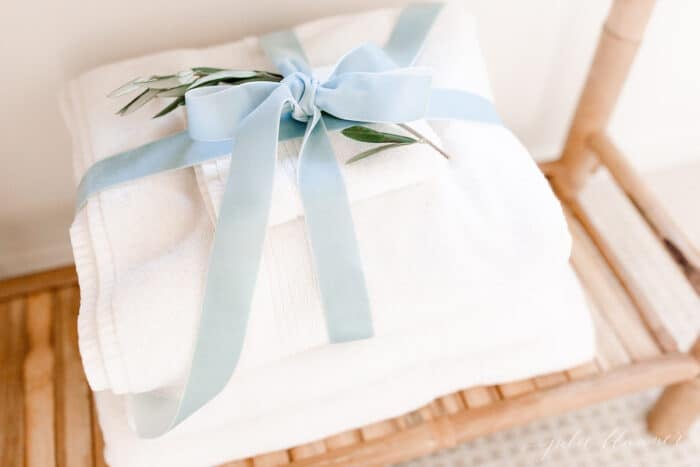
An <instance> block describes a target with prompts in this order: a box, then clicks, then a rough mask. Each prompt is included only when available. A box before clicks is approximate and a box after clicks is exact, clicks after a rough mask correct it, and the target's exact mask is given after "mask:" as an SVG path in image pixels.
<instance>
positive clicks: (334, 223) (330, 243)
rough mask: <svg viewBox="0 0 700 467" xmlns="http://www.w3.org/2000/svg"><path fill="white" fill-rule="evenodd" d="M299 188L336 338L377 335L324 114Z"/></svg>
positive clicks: (312, 134) (304, 153) (307, 146)
mask: <svg viewBox="0 0 700 467" xmlns="http://www.w3.org/2000/svg"><path fill="white" fill-rule="evenodd" d="M298 182H299V191H300V194H301V198H302V202H303V204H304V213H305V218H306V228H307V233H308V235H309V243H310V245H311V251H312V254H313V259H314V265H315V271H316V273H317V277H318V282H319V288H320V291H321V299H322V302H323V308H324V310H325V313H326V326H327V329H328V335H329V338H330V341H331V342H345V341H351V340H358V339H366V338H369V337H372V335H373V333H374V331H373V328H372V315H371V313H370V306H369V296H368V293H367V285H366V283H365V277H364V273H363V270H362V261H361V258H360V251H359V248H358V245H357V239H356V236H355V229H354V225H353V220H352V213H351V212H350V202H349V200H348V195H347V192H346V190H345V182H344V180H343V176H342V173H341V171H340V166H339V165H338V161H337V160H336V158H335V154H334V153H333V147H332V146H331V143H330V140H329V138H328V132H327V130H326V125H325V122H324V120H323V118H319V119H318V121H317V122H316V123H315V124H313V123H311V124H310V125H309V129H308V130H307V133H306V136H305V138H304V143H303V145H302V148H301V152H300V155H299V172H298Z"/></svg>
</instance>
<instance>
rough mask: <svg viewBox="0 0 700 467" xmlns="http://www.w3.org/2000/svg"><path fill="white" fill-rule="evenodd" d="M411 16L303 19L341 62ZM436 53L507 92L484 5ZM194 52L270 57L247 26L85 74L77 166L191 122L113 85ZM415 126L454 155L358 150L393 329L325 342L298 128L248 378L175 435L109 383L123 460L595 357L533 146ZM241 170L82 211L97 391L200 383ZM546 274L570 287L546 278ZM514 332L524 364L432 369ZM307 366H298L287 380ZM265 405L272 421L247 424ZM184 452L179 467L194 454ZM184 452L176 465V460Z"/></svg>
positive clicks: (441, 29) (84, 333)
mask: <svg viewBox="0 0 700 467" xmlns="http://www.w3.org/2000/svg"><path fill="white" fill-rule="evenodd" d="M397 14H398V11H397V10H395V9H388V10H378V11H375V12H371V13H363V14H360V15H355V16H346V17H337V18H330V19H324V20H320V21H314V22H312V23H308V24H306V25H303V26H300V27H299V28H297V29H296V32H297V34H298V35H299V37H300V40H301V42H302V44H303V46H304V48H305V50H306V52H307V55H308V56H309V58H310V60H311V63H312V65H313V66H315V67H317V66H324V65H328V64H331V63H333V62H335V61H336V60H337V59H338V58H339V57H340V56H341V55H342V54H343V53H344V52H346V51H347V50H349V49H350V48H352V47H354V46H356V45H358V44H359V43H360V42H362V41H365V40H372V41H375V42H377V43H380V44H382V43H383V42H384V40H385V38H386V37H387V36H388V34H389V31H390V29H391V27H392V26H393V24H394V22H395V20H396V17H397ZM321 38H322V40H321ZM418 64H420V65H426V66H430V67H432V68H433V70H434V71H435V79H434V85H435V86H440V87H453V88H462V89H466V90H469V91H471V92H475V93H478V94H481V95H484V96H486V97H489V96H490V92H489V90H488V82H487V79H486V74H485V70H484V67H483V63H482V62H481V58H480V54H479V50H478V44H477V41H476V35H475V30H474V25H473V21H472V19H471V18H470V17H469V16H468V15H466V13H465V12H464V11H462V9H461V6H460V5H459V4H457V3H452V4H449V5H448V6H447V7H446V8H445V9H444V10H443V11H442V12H441V13H440V15H439V17H438V20H437V21H436V23H435V26H434V27H433V30H432V31H431V33H430V35H429V37H428V39H427V41H426V44H425V48H424V51H423V53H422V55H421V57H420V59H419V62H418ZM193 65H207V66H221V67H226V68H232V67H238V68H262V69H271V67H272V65H271V64H269V63H267V61H266V60H265V59H264V57H263V56H262V52H261V51H260V49H259V47H258V45H257V39H255V38H248V39H244V40H242V41H239V42H235V43H231V44H226V45H223V46H218V47H213V48H209V49H204V50H179V51H173V52H165V53H160V54H156V55H151V56H148V57H143V58H139V59H135V60H130V61H126V62H121V63H118V64H113V65H108V66H105V67H102V68H99V69H96V70H94V71H91V72H88V73H86V74H84V75H83V76H81V77H80V78H78V79H77V80H76V81H74V82H72V83H71V84H70V86H69V89H68V92H67V93H66V95H65V96H64V110H65V115H66V120H67V122H68V125H69V127H70V128H71V132H72V135H73V138H74V147H75V158H74V159H75V172H76V178H80V177H81V176H82V174H83V173H84V172H85V170H86V169H87V168H88V167H89V166H90V165H91V164H93V163H94V162H96V161H97V160H100V159H103V158H105V157H108V156H110V155H112V154H115V153H117V152H120V151H124V150H126V149H129V148H132V147H134V146H138V145H141V144H144V143H146V142H149V141H152V140H155V139H158V138H160V137H162V136H164V135H167V134H170V133H173V132H175V131H178V130H180V129H182V128H183V126H184V122H183V115H182V114H178V113H173V114H171V115H169V116H167V117H164V118H161V119H156V120H151V119H150V116H151V115H152V114H153V113H155V112H156V111H157V110H158V108H159V107H158V105H160V104H162V103H158V104H156V103H154V104H153V105H149V106H147V107H146V108H145V109H143V110H140V111H139V112H137V113H136V114H134V115H132V116H130V117H128V118H118V117H115V116H114V115H113V112H114V110H115V108H116V106H115V104H114V102H110V101H108V100H107V99H105V98H104V95H105V93H106V92H107V91H109V90H111V89H113V88H115V87H116V86H118V85H119V84H121V83H122V82H124V81H126V80H128V79H130V78H132V77H134V76H140V75H148V74H157V73H163V72H168V71H176V70H180V69H185V68H188V67H190V66H193ZM415 128H417V129H419V131H421V132H422V133H424V134H425V135H426V136H427V137H429V138H430V139H431V140H433V141H435V142H436V143H437V144H441V145H442V146H443V147H444V148H445V150H446V151H447V152H448V153H449V154H450V155H451V156H452V161H451V162H450V163H447V162H446V161H445V160H444V159H443V158H442V157H441V156H440V155H439V154H438V153H437V152H436V151H435V150H434V149H432V148H430V147H429V146H427V145H412V146H408V147H404V148H400V149H396V150H392V151H388V152H385V153H382V154H379V155H377V156H374V157H372V158H370V159H367V160H365V161H362V162H360V163H357V164H354V165H351V166H344V175H345V178H346V180H347V185H348V191H349V195H350V197H351V200H352V213H353V218H354V221H355V227H356V231H357V237H358V242H359V247H360V252H361V256H362V260H363V263H364V270H365V274H366V278H367V284H368V289H369V295H370V303H371V307H372V314H373V322H374V327H375V331H376V336H377V337H376V338H374V339H371V340H368V341H360V342H352V343H346V344H342V345H326V344H327V342H328V338H327V335H326V328H325V321H324V319H323V316H322V313H323V311H322V309H321V304H320V299H319V294H318V290H317V286H316V283H315V280H314V271H313V267H312V264H311V259H310V255H309V251H308V246H307V241H306V236H305V232H304V226H303V219H300V218H299V217H298V216H299V215H300V214H301V212H302V211H301V208H300V205H299V202H298V197H297V194H296V186H295V180H296V176H295V158H294V157H293V156H294V155H295V154H296V151H297V149H298V144H299V143H298V141H289V142H286V143H284V144H281V145H280V151H279V153H280V154H279V162H278V167H277V175H276V180H275V183H276V185H275V192H274V194H273V205H272V220H271V225H270V228H269V229H268V233H267V238H266V241H265V246H264V254H263V259H262V267H261V273H260V275H259V277H258V281H257V286H256V291H255V296H254V301H253V309H252V314H251V318H250V323H249V327H248V330H247V334H246V341H245V344H244V349H243V354H242V357H241V361H240V364H239V367H238V369H237V371H236V375H235V376H234V378H233V379H232V380H231V382H230V383H229V385H228V386H227V388H226V389H225V390H224V392H223V393H222V394H221V395H220V396H219V397H217V398H216V400H215V401H214V402H213V403H212V404H209V405H208V406H207V407H205V409H204V410H202V411H201V412H200V413H198V414H196V415H195V416H194V417H193V418H192V419H190V420H188V421H186V422H185V423H183V425H181V426H180V427H178V428H177V429H176V430H175V431H174V432H172V433H171V434H168V435H166V436H165V437H163V438H162V440H158V441H157V442H154V441H145V440H136V439H135V438H133V436H131V435H126V434H125V432H124V430H125V428H124V427H123V424H124V420H125V419H126V417H125V416H124V417H121V418H119V417H117V418H113V413H114V410H116V409H115V407H120V408H119V410H124V408H123V407H121V403H120V402H118V399H114V398H113V397H111V396H101V397H100V399H99V400H98V406H99V405H102V407H98V408H100V411H101V412H102V413H103V414H111V415H109V416H103V417H101V423H102V424H103V428H104V429H105V438H106V443H107V449H108V451H107V452H108V456H110V455H111V456H112V457H111V458H110V459H111V460H110V462H111V461H113V462H114V463H115V465H156V464H157V462H156V459H158V457H157V456H158V454H157V450H156V451H154V449H157V448H161V447H165V446H166V445H167V446H170V448H169V449H171V450H172V452H174V453H176V452H178V449H175V448H176V447H178V446H182V449H185V450H187V449H194V447H195V446H201V447H206V448H207V449H206V450H207V452H211V453H212V454H211V456H210V457H206V456H204V454H205V453H204V452H202V453H201V454H202V456H203V457H201V459H202V460H201V464H203V465H205V464H208V463H213V462H218V461H222V460H224V459H227V458H231V457H237V456H244V455H251V454H254V453H256V452H260V451H261V450H267V449H278V448H281V447H285V446H289V445H290V444H293V443H297V442H303V441H309V440H311V439H314V438H317V437H320V436H323V435H324V434H329V433H330V432H333V431H338V430H343V429H347V428H350V427H353V426H357V425H358V424H363V423H368V422H370V421H374V420H377V419H379V418H381V417H383V416H391V415H392V414H394V415H396V414H398V413H401V412H402V411H406V410H410V409H412V408H414V407H415V406H417V405H419V404H421V403H423V402H425V401H427V400H428V399H430V398H431V397H434V396H436V395H439V394H441V393H443V392H446V391H450V390H453V389H456V388H457V387H458V386H455V385H456V384H479V383H486V382H496V381H498V380H503V379H510V378H518V377H526V376H531V375H532V374H534V373H538V372H542V371H554V370H556V369H560V368H562V367H564V366H570V365H574V364H576V363H579V362H581V361H583V360H585V359H587V358H591V357H592V354H593V350H592V337H591V336H592V331H591V329H592V327H591V325H590V321H589V318H588V316H587V313H586V311H585V307H584V306H583V304H582V303H583V301H582V299H581V297H580V293H579V291H578V286H577V284H576V283H575V280H574V279H573V277H572V276H571V274H570V273H569V272H568V265H567V259H568V253H569V248H570V244H569V242H570V240H569V236H568V232H567V230H566V225H565V222H564V220H563V216H562V214H561V210H560V207H559V205H558V203H557V201H556V199H555V198H554V196H553V194H552V193H551V191H550V189H549V187H548V185H547V183H546V181H545V179H544V178H543V177H542V175H541V174H540V172H539V171H538V169H537V167H536V166H535V164H534V162H533V161H532V160H531V159H530V157H529V155H528V154H527V152H526V150H525V149H524V148H523V147H522V145H520V143H519V142H518V141H517V139H516V138H515V137H514V136H513V135H512V134H511V133H510V132H509V131H508V130H507V129H505V128H503V127H499V126H491V125H485V124H479V123H473V122H442V123H440V124H433V123H432V122H431V123H430V126H428V125H426V124H424V123H417V126H416V127H415ZM331 139H332V144H333V146H334V149H335V151H336V155H337V156H338V159H339V160H340V161H341V162H342V161H344V160H347V158H349V157H350V156H352V155H354V154H355V153H357V152H359V151H361V150H363V149H365V148H366V145H363V144H361V143H356V142H353V141H350V140H348V139H346V138H345V137H343V136H342V135H340V134H337V133H336V134H333V135H332V137H331ZM227 167H228V164H227V161H226V159H225V158H222V159H219V160H217V161H214V162H210V163H207V164H204V165H203V166H202V167H200V168H197V169H195V170H194V171H193V170H181V171H176V172H171V173H163V174H159V175H156V176H153V177H150V178H147V179H143V180H138V181H135V182H132V183H128V184H125V185H123V186H120V187H119V188H116V189H112V190H108V191H105V192H102V193H100V194H98V195H96V196H94V197H92V198H91V199H90V200H89V201H88V203H87V206H86V208H85V209H83V210H82V211H81V212H80V213H79V214H78V216H77V218H76V220H75V222H74V224H73V226H72V228H71V238H72V241H73V246H74V252H75V259H76V265H77V268H78V275H79V279H80V285H81V291H82V303H81V312H80V318H79V332H80V347H81V355H82V357H83V362H84V366H85V370H86V372H87V375H88V380H89V382H90V385H91V387H92V388H93V389H94V390H109V391H111V392H113V393H115V394H123V393H127V392H139V391H147V390H152V389H166V390H167V389H168V388H170V387H173V386H175V385H177V384H179V383H181V382H182V377H183V375H184V372H185V369H186V367H187V361H188V358H189V354H190V349H191V346H192V342H193V337H194V330H195V329H196V323H197V320H198V315H199V311H200V308H201V301H202V292H203V286H204V280H205V273H206V265H207V257H208V253H209V248H210V245H211V240H212V234H213V232H212V230H213V217H214V216H215V211H216V208H215V207H216V206H217V204H218V200H219V199H220V196H221V192H222V185H221V183H222V182H223V181H224V180H225V179H226V171H227ZM195 172H196V174H197V175H196V177H195V175H194V173H195ZM545 288H546V290H547V291H551V290H557V291H568V292H569V293H568V294H548V293H541V292H539V290H544V289H545ZM544 295H547V296H548V297H547V298H543V297H542V296H544ZM561 336H565V339H562V337H561ZM528 348H531V349H532V350H531V351H530V352H528V351H527V349H528ZM499 349H501V350H502V349H518V352H519V353H518V355H517V358H518V359H517V360H514V361H515V362H517V364H512V363H513V362H510V363H508V358H506V357H505V356H501V357H494V359H493V360H492V362H493V364H494V365H495V366H496V367H495V368H481V367H479V368H481V369H480V370H479V371H478V372H476V373H473V374H459V375H451V374H450V373H449V372H448V373H447V374H445V375H443V376H440V377H439V376H438V375H432V376H435V377H432V376H431V377H425V376H426V375H428V374H431V373H430V372H429V373H425V370H426V369H431V368H438V367H439V368H441V369H444V370H449V365H445V366H439V365H438V363H437V362H442V361H445V360H450V361H451V362H453V363H454V368H461V369H469V368H477V367H474V366H473V364H474V361H473V358H474V357H475V356H480V357H483V356H485V355H488V354H491V353H493V354H494V355H499V354H498V351H499ZM484 358H485V357H484ZM483 361H485V362H488V361H489V360H483ZM454 368H453V369H454ZM404 370H405V371H404ZM390 375H392V376H391V377H392V378H394V379H395V380H396V381H411V383H412V384H414V385H416V387H415V389H414V390H412V391H410V392H408V393H407V395H406V397H401V398H397V399H396V403H389V402H388V401H387V399H388V397H389V394H391V393H393V391H395V390H396V388H395V387H394V386H392V384H388V383H387V378H389V376H390ZM313 378H315V380H314V382H313V384H308V383H306V382H310V381H311V379H313ZM291 379H294V380H295V383H294V384H290V385H287V382H288V381H290V380H291ZM390 379H391V378H390ZM375 382H376V383H377V384H376V386H375V385H374V383H375ZM271 386H275V387H271ZM282 387H283V388H284V389H281V388H282ZM364 391H369V392H364ZM369 393H374V394H375V395H376V396H377V398H376V401H378V402H381V401H384V402H381V403H382V404H385V405H373V404H372V403H368V404H366V405H365V406H364V407H362V406H361V404H359V402H360V401H361V399H362V398H359V399H358V397H357V395H358V394H369ZM262 395H264V396H265V397H261V396H262ZM101 400H102V401H104V403H103V404H102V403H101V402H100V401H101ZM364 402H371V401H364ZM313 407H318V408H319V410H320V408H323V410H322V411H317V412H314V415H313V421H311V422H309V428H308V429H304V430H296V432H293V433H292V432H290V433H288V434H287V435H285V434H284V432H283V431H281V430H279V429H278V428H275V427H276V426H277V425H278V426H279V427H283V426H287V427H288V424H289V423H290V421H291V420H294V416H299V415H300V414H301V413H302V412H300V411H299V410H301V409H302V408H306V409H309V410H311V409H312V408H313ZM331 407H333V409H331ZM324 414H325V416H324ZM387 414H388V415H387ZM285 417H286V418H285ZM290 417H291V418H290ZM251 420H257V422H256V423H257V425H255V426H257V428H258V429H259V430H262V432H257V433H250V434H249V435H248V437H247V438H246V437H245V436H243V434H244V432H246V431H250V430H246V426H248V427H249V426H251V425H249V423H250V421H251ZM247 424H248V425H247ZM222 430H223V431H222ZM112 433H114V434H112ZM195 433H198V434H199V436H201V438H199V437H197V436H195ZM227 433H228V434H231V433H233V434H235V439H237V441H236V442H235V443H231V442H230V440H231V439H232V438H231V437H230V436H229V435H227ZM263 433H269V434H270V436H269V437H268V436H265V435H264V434H263ZM239 435H240V436H239ZM206 437H208V439H209V440H210V441H209V442H206V443H205V442H204V441H202V439H204V438H206ZM186 439H189V440H190V441H191V442H190V444H188V443H186V442H184V440H186ZM168 440H169V441H170V443H171V445H168V444H167V443H168ZM217 440H218V441H217ZM224 440H227V441H224ZM217 442H218V444H217ZM163 443H165V444H163ZM202 443H203V444H202ZM123 448H128V450H129V452H132V451H133V452H136V451H138V454H134V455H133V456H132V455H131V454H129V453H125V452H123V451H124V449H123ZM120 452H121V454H120ZM109 453H111V454H109ZM122 456H123V457H122ZM185 458H186V457H182V458H181V460H180V461H179V462H180V464H181V465H193V462H189V463H188V462H185V461H182V459H185ZM176 459H178V457H177V454H174V457H173V458H172V459H170V460H171V462H165V461H162V463H163V465H175V463H176Z"/></svg>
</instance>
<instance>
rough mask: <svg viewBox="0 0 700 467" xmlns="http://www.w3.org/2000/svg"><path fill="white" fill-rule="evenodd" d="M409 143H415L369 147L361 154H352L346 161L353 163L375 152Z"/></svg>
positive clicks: (346, 162)
mask: <svg viewBox="0 0 700 467" xmlns="http://www.w3.org/2000/svg"><path fill="white" fill-rule="evenodd" d="M409 144H413V143H389V144H383V145H381V146H377V147H374V148H372V149H368V150H366V151H362V152H361V153H359V154H355V155H354V156H352V157H351V158H350V159H348V160H347V161H345V164H346V165H349V164H352V163H353V162H357V161H360V160H362V159H365V158H367V157H369V156H373V155H374V154H377V153H378V152H382V151H386V150H387V149H392V148H397V147H399V146H407V145H409Z"/></svg>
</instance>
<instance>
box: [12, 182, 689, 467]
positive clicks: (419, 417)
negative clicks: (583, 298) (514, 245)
mask: <svg viewBox="0 0 700 467" xmlns="http://www.w3.org/2000/svg"><path fill="white" fill-rule="evenodd" d="M596 197H598V198H600V199H596ZM625 200H626V198H624V196H623V195H622V194H621V193H618V192H616V191H614V190H613V191H610V192H604V191H603V192H602V194H601V191H600V190H598V191H596V192H595V193H593V194H592V195H591V196H589V197H588V198H585V197H584V198H583V201H582V202H581V203H577V204H575V205H573V206H569V208H568V209H567V211H566V212H567V216H568V219H569V222H570V229H571V232H572V235H573V238H574V248H573V254H572V260H571V261H572V264H573V266H574V269H575V270H576V272H577V273H578V275H579V278H580V280H581V282H582V284H583V285H584V288H585V289H586V291H587V295H588V298H589V303H590V308H591V312H592V314H593V318H594V321H595V327H596V333H597V340H598V341H597V346H598V353H597V357H596V359H595V361H592V362H590V363H588V364H585V365H582V366H580V367H577V368H571V369H568V370H567V371H562V372H557V373H553V374H546V375H540V376H538V377H536V378H532V379H528V380H523V381H514V382H511V383H507V384H501V385H497V386H489V387H475V388H467V389H465V390H463V391H459V392H456V393H453V394H449V395H446V396H444V397H441V398H439V399H436V400H435V401H434V402H433V403H431V404H429V405H427V406H425V407H422V408H420V409H419V410H416V411H414V412H411V413H407V414H405V415H403V416H401V417H398V418H395V419H391V420H386V421H383V422H380V423H376V424H373V425H370V426H366V427H363V428H361V429H357V430H352V431H349V432H346V433H341V434H337V435H334V436H331V437H329V438H326V439H324V440H320V441H317V442H314V443H310V444H307V445H303V446H298V447H295V448H293V449H288V450H284V451H279V452H273V453H268V454H265V455H261V456H257V457H255V458H253V459H246V460H242V461H237V462H231V463H228V464H226V465H229V466H238V465H240V466H270V465H280V464H290V463H291V464H293V465H357V466H366V465H383V464H388V463H392V462H398V461H401V460H406V459H411V458H415V457H418V456H422V455H426V454H428V453H431V452H434V451H435V450H438V449H441V448H445V447H450V446H453V445H455V444H456V443H460V442H464V441H468V440H470V439H473V438H475V437H478V436H483V435H485V434H489V433H492V432H495V431H500V430H503V429H506V428H509V427H512V426H515V425H519V424H523V423H527V422H528V421H531V420H534V419H537V418H541V417H543V416H550V415H555V414H559V413H562V412H565V411H568V410H572V409H576V408H579V407H583V406H586V405H590V404H594V403H597V402H600V401H604V400H607V399H610V398H612V397H616V396H619V395H622V394H626V393H630V392H634V391H640V390H643V389H646V388H650V387H659V386H663V385H667V384H669V383H673V382H677V381H683V380H687V379H690V378H692V377H693V376H695V375H697V374H698V373H700V366H699V364H698V362H697V360H695V359H693V358H692V357H690V356H688V355H687V354H684V353H680V352H679V351H678V349H677V345H676V343H675V341H674V339H673V338H672V336H671V334H670V333H669V331H667V330H666V328H665V327H664V326H663V322H662V320H660V319H659V312H660V311H663V309H666V308H669V307H674V308H678V307H686V308H687V309H688V311H689V312H698V311H700V306H699V304H700V302H699V301H698V297H697V295H696V294H695V293H694V291H693V290H692V288H690V287H689V286H688V284H687V281H685V278H684V277H683V270H682V268H680V267H679V266H678V264H676V263H675V262H674V260H673V258H672V256H670V255H669V254H668V252H667V251H665V250H664V248H663V247H662V246H660V243H659V242H658V241H657V239H656V238H655V237H654V234H653V232H651V231H649V230H644V227H643V223H640V220H639V216H638V215H636V214H635V210H634V206H632V205H631V204H630V203H629V202H628V201H625ZM601 202H602V203H604V204H605V205H606V209H604V210H602V211H601V212H598V213H595V212H594V211H595V209H592V208H593V207H595V205H596V203H597V204H600V203H601ZM611 203H612V204H611ZM615 203H617V204H615ZM625 203H626V204H625ZM611 206H614V207H611ZM615 222H624V223H625V229H623V230H620V229H619V228H617V229H615V228H610V226H611V225H613V224H614V223H615ZM631 236H632V237H631ZM631 240H633V241H631ZM630 245H634V246H633V247H631V246H630ZM637 249H640V250H639V251H637ZM640 251H641V252H643V254H642V255H640V254H639V252H640ZM640 257H642V258H643V261H647V262H648V261H652V262H653V267H651V265H650V264H646V263H640V259H639V258H640ZM660 278H661V279H662V280H663V281H665V282H663V284H662V286H660V285H659V281H660ZM78 302H79V291H78V288H77V284H76V278H75V272H74V271H73V269H72V268H65V269H60V270H55V271H51V272H47V273H42V274H39V275H32V276H28V277H24V278H19V279H13V280H9V281H4V282H0V417H1V418H2V419H1V420H0V427H2V433H1V434H0V466H2V467H15V466H16V467H21V466H25V465H26V466H53V465H58V466H70V467H74V466H75V467H82V466H100V465H104V461H103V459H102V446H103V444H102V439H101V436H100V431H99V429H98V425H97V420H96V415H95V412H94V409H93V404H92V400H91V393H90V391H89V388H88V386H87V383H86V381H85V377H84V375H83V371H82V367H81V363H80V358H79V354H78V349H77V335H76V334H77V333H76V317H77V311H78Z"/></svg>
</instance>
